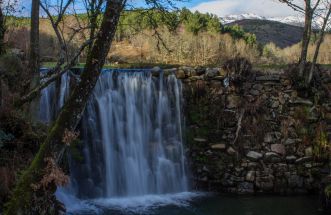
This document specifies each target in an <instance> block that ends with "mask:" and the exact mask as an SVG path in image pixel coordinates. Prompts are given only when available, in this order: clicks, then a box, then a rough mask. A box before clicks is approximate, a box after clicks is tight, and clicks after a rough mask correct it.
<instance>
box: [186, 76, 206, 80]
mask: <svg viewBox="0 0 331 215" xmlns="http://www.w3.org/2000/svg"><path fill="white" fill-rule="evenodd" d="M189 80H191V81H197V80H203V77H202V76H191V77H189Z"/></svg>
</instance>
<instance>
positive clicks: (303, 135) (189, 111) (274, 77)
mask: <svg viewBox="0 0 331 215" xmlns="http://www.w3.org/2000/svg"><path fill="white" fill-rule="evenodd" d="M164 72H165V74H167V73H169V72H175V73H176V76H177V78H179V79H182V82H183V92H184V100H185V108H184V109H185V110H184V113H185V119H186V120H185V121H186V143H187V149H188V154H189V156H188V157H189V163H190V165H191V168H190V169H191V175H192V179H193V180H192V181H193V182H194V183H193V187H195V188H197V189H200V190H209V191H222V192H233V193H258V192H263V193H265V192H266V193H268V192H269V193H286V194H294V193H307V192H316V191H318V189H319V188H320V186H321V185H320V184H321V180H322V179H323V177H324V176H325V175H327V174H328V173H329V166H328V144H329V140H330V138H329V137H330V131H331V124H330V119H331V112H330V111H331V102H330V96H329V93H330V91H329V90H330V89H331V85H330V83H331V81H330V71H323V72H322V73H321V77H319V82H316V83H315V86H314V87H313V88H311V89H309V90H298V87H297V86H298V85H299V84H298V83H296V82H295V81H293V78H290V77H289V75H287V74H286V73H285V72H279V73H277V74H266V73H265V72H263V73H262V72H258V71H251V72H250V73H249V74H248V75H246V77H238V76H236V75H235V73H230V72H229V71H225V70H223V69H218V68H215V69H192V68H188V67H183V68H179V69H175V70H165V71H164Z"/></svg>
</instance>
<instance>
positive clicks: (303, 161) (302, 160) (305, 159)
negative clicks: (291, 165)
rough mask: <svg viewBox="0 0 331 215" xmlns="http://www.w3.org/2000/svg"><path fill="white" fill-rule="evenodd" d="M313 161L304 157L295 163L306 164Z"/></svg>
mask: <svg viewBox="0 0 331 215" xmlns="http://www.w3.org/2000/svg"><path fill="white" fill-rule="evenodd" d="M309 161H311V157H302V158H299V159H297V160H296V161H295V163H297V164H300V163H305V162H309Z"/></svg>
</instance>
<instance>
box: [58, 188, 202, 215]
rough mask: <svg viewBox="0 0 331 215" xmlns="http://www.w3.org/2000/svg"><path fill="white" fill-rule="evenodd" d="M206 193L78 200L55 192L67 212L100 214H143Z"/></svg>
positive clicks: (183, 203) (187, 203) (184, 203)
mask: <svg viewBox="0 0 331 215" xmlns="http://www.w3.org/2000/svg"><path fill="white" fill-rule="evenodd" d="M205 195H207V194H206V193H200V192H182V193H175V194H163V195H144V196H135V197H122V198H100V199H91V200H79V199H77V198H76V197H74V196H72V195H67V194H65V195H64V194H63V193H61V192H58V193H57V198H58V199H60V200H63V201H64V202H65V206H66V209H67V212H68V213H69V214H102V213H103V211H104V210H114V211H120V212H122V213H126V214H132V213H133V214H145V213H149V212H152V211H153V210H155V209H158V208H160V207H166V206H176V207H189V206H190V202H191V201H193V200H194V199H196V198H198V197H203V196H205Z"/></svg>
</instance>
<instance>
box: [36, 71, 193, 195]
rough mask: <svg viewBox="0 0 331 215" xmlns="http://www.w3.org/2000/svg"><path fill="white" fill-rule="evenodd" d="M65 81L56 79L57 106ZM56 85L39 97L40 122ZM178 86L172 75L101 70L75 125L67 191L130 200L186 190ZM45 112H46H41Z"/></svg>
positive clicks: (48, 116)
mask: <svg viewBox="0 0 331 215" xmlns="http://www.w3.org/2000/svg"><path fill="white" fill-rule="evenodd" d="M68 79H69V76H68V75H67V76H63V77H62V79H61V87H60V92H61V93H60V98H59V100H58V102H57V105H59V106H62V105H63V103H64V99H65V98H66V96H65V95H67V94H68V91H69V90H68V89H69V84H68V83H69V81H68ZM54 88H55V86H52V85H51V86H49V87H48V88H47V89H45V90H44V91H43V93H42V98H41V106H42V107H41V110H42V111H41V112H43V114H41V115H43V117H44V119H43V120H44V121H47V120H50V119H51V115H52V114H51V113H52V112H54V111H56V110H54V109H56V108H58V107H59V106H55V108H54V105H51V102H52V101H51V100H52V96H51V94H54V93H53V92H54V91H55V89H54ZM181 91H182V85H181V82H180V81H179V80H177V79H176V77H175V75H169V76H167V77H163V74H162V73H160V75H159V77H153V76H152V73H151V72H150V71H131V70H104V71H103V72H102V74H101V76H100V78H99V80H98V82H97V84H96V86H95V89H94V91H93V94H92V95H91V97H90V99H89V101H88V104H87V106H86V109H85V112H84V115H83V118H82V120H81V122H80V139H81V140H82V141H81V143H80V144H78V145H77V146H75V147H77V149H78V151H79V152H80V155H81V156H80V157H81V159H79V158H77V156H76V157H75V156H71V157H70V159H69V160H70V177H71V180H70V181H71V182H70V187H69V188H67V192H70V193H71V194H72V195H74V196H76V197H78V198H80V199H93V198H110V197H112V198H113V197H132V196H142V195H148V194H168V193H178V192H183V191H187V189H188V182H187V177H186V170H185V156H184V149H183V143H182V142H183V141H182V120H181V118H182V115H181V102H182V93H181ZM45 109H47V110H45Z"/></svg>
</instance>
